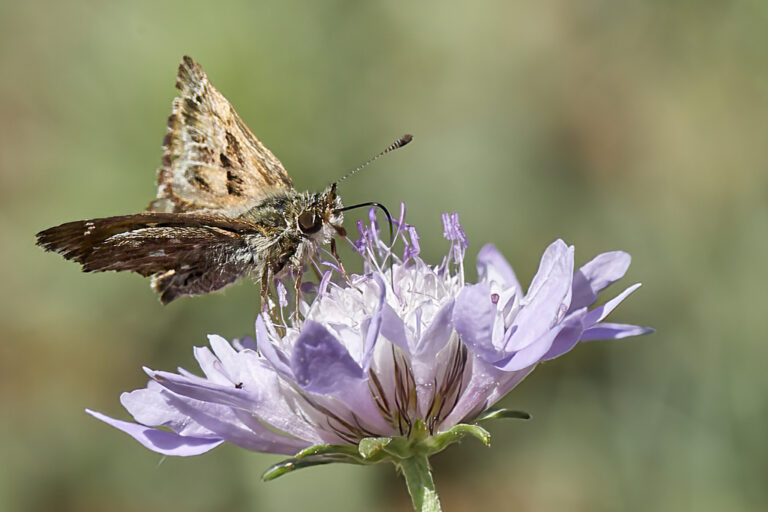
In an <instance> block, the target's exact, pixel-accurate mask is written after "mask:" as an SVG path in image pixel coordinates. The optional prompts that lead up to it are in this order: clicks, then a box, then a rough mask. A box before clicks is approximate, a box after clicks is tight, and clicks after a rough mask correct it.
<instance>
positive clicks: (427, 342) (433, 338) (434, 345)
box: [414, 299, 455, 359]
mask: <svg viewBox="0 0 768 512" xmlns="http://www.w3.org/2000/svg"><path fill="white" fill-rule="evenodd" d="M454 303H455V301H454V300H453V299H451V300H449V301H448V302H446V303H445V304H443V306H442V307H441V308H440V309H439V310H438V312H437V313H435V316H434V317H433V318H432V323H431V324H429V326H428V327H427V330H426V331H425V332H424V333H423V334H422V335H421V338H420V339H419V342H418V343H417V344H416V350H415V351H414V356H415V357H417V358H419V359H422V358H424V357H433V356H434V355H435V354H437V353H438V352H439V351H440V350H442V349H443V347H444V346H445V344H446V343H448V341H449V340H450V339H451V334H452V333H453V321H452V316H453V310H454Z"/></svg>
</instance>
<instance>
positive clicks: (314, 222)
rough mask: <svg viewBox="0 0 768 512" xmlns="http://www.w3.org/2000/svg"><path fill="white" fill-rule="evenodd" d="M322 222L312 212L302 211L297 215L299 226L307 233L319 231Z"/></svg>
mask: <svg viewBox="0 0 768 512" xmlns="http://www.w3.org/2000/svg"><path fill="white" fill-rule="evenodd" d="M322 225H323V223H322V222H321V221H320V219H319V218H318V217H315V214H314V213H312V212H304V213H302V214H301V215H299V228H301V231H303V232H304V233H305V234H307V235H311V234H312V233H317V232H318V231H320V228H321V227H322Z"/></svg>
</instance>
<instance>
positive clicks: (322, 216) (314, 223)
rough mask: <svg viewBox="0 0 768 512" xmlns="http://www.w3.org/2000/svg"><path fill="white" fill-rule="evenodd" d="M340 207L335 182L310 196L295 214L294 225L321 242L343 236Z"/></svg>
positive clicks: (309, 236)
mask: <svg viewBox="0 0 768 512" xmlns="http://www.w3.org/2000/svg"><path fill="white" fill-rule="evenodd" d="M342 207H343V205H342V203H341V198H340V197H339V195H338V194H337V193H336V184H335V183H333V184H331V185H330V186H328V188H326V189H325V191H323V192H321V193H319V194H314V195H313V196H312V199H311V201H310V202H309V203H308V204H307V206H306V208H304V209H303V211H301V212H300V213H299V215H298V216H297V218H296V225H297V226H298V228H299V231H301V233H302V234H303V235H304V236H306V237H308V238H312V239H314V240H318V241H321V242H323V243H325V242H328V241H329V240H331V239H332V238H334V237H336V236H341V237H345V236H347V232H346V230H345V229H344V226H342V222H343V221H344V214H343V213H342Z"/></svg>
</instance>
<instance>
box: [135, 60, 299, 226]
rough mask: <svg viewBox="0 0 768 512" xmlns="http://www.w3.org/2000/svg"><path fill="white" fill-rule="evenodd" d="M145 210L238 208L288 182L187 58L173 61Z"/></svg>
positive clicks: (288, 186) (289, 184)
mask: <svg viewBox="0 0 768 512" xmlns="http://www.w3.org/2000/svg"><path fill="white" fill-rule="evenodd" d="M176 87H177V88H178V89H179V91H180V95H179V97H177V98H175V99H174V101H173V108H172V111H171V116H170V117H169V118H168V132H167V134H166V137H165V141H164V144H163V161H162V166H161V167H160V169H158V179H157V181H158V191H157V199H156V200H155V201H153V202H152V203H151V204H150V206H149V210H150V211H163V212H189V211H196V210H229V211H230V212H233V213H238V212H242V211H244V210H246V209H247V208H249V207H252V206H253V205H255V204H256V203H257V202H258V200H259V199H261V198H263V197H265V196H266V195H269V194H271V193H274V192H276V191H280V190H286V189H292V188H293V182H292V180H291V178H290V176H289V175H288V173H287V172H286V170H285V168H284V167H283V164H281V163H280V161H279V160H278V159H277V158H276V157H275V156H274V155H273V154H272V152H271V151H269V149H267V148H266V147H265V146H264V144H262V143H261V141H259V139H258V138H256V136H255V135H254V134H253V133H252V132H251V130H250V129H249V128H248V127H247V126H246V125H245V123H244V122H243V121H242V119H240V116H239V115H237V112H235V109H234V108H233V107H232V105H230V103H229V102H228V101H227V100H226V98H224V96H223V95H222V94H221V93H220V92H219V91H217V90H216V88H215V87H213V85H211V83H210V82H209V81H208V77H207V76H206V74H205V73H204V72H203V70H202V69H201V68H200V66H199V65H198V64H197V63H196V62H195V61H194V60H192V59H191V58H190V57H184V59H183V61H182V63H181V64H180V65H179V73H178V76H177V78H176Z"/></svg>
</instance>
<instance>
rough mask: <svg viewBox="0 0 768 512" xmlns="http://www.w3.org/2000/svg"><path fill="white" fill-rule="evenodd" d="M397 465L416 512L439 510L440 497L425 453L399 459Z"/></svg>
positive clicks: (434, 511)
mask: <svg viewBox="0 0 768 512" xmlns="http://www.w3.org/2000/svg"><path fill="white" fill-rule="evenodd" d="M397 467H398V468H399V469H400V472H401V473H402V474H403V477H404V478H405V485H406V486H408V494H410V495H411V501H412V502H413V509H414V510H415V511H416V512H440V511H441V508H440V499H439V498H438V496H437V492H435V482H434V481H433V480H432V468H431V467H430V466H429V459H428V458H427V456H426V455H414V456H412V457H409V458H407V459H401V460H400V461H398V463H397Z"/></svg>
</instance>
